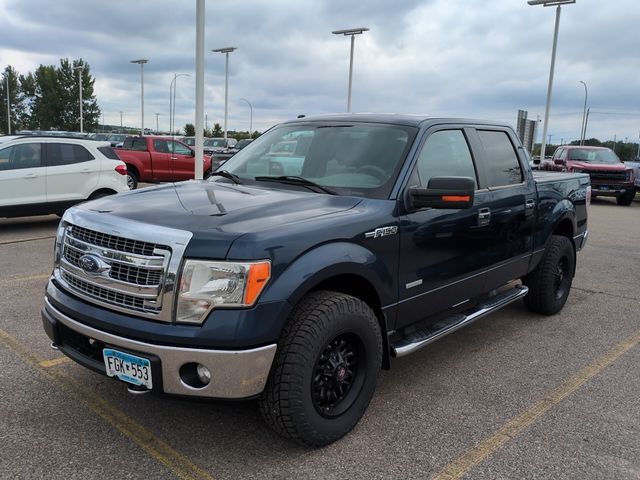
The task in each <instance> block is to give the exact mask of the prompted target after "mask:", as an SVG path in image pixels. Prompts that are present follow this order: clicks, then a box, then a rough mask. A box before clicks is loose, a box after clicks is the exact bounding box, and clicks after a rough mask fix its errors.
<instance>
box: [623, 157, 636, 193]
mask: <svg viewBox="0 0 640 480" xmlns="http://www.w3.org/2000/svg"><path fill="white" fill-rule="evenodd" d="M624 164H625V165H626V166H627V167H630V168H631V170H632V171H633V178H634V180H635V188H636V192H640V157H639V158H636V159H634V160H632V161H630V162H624Z"/></svg>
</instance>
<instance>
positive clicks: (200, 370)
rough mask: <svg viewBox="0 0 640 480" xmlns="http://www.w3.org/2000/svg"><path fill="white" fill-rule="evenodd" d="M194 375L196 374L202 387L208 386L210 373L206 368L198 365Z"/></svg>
mask: <svg viewBox="0 0 640 480" xmlns="http://www.w3.org/2000/svg"><path fill="white" fill-rule="evenodd" d="M196 373H197V374H198V380H200V381H201V382H202V383H203V385H209V382H210V381H211V372H210V371H209V369H208V368H207V367H205V366H204V365H202V364H200V363H199V364H198V366H197V367H196Z"/></svg>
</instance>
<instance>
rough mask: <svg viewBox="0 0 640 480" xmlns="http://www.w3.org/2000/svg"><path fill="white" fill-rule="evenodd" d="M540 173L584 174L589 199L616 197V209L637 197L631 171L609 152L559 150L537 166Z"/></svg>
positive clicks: (572, 147) (581, 148)
mask: <svg viewBox="0 0 640 480" xmlns="http://www.w3.org/2000/svg"><path fill="white" fill-rule="evenodd" d="M540 170H553V171H561V172H573V173H587V174H589V177H590V179H591V196H592V197H597V196H602V197H616V200H617V201H618V205H624V206H629V205H631V202H632V201H633V198H634V197H635V195H636V192H635V187H634V178H633V169H632V168H631V167H629V166H626V165H625V164H624V163H623V162H622V160H620V159H619V158H618V156H617V155H616V154H615V152H614V151H613V150H611V149H610V148H604V147H589V146H578V145H565V146H561V147H558V148H557V149H556V151H555V152H554V154H553V158H552V159H551V160H545V161H544V162H542V163H541V164H540Z"/></svg>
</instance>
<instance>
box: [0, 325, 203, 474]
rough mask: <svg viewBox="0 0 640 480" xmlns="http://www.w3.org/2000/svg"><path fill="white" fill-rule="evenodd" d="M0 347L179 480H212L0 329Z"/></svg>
mask: <svg viewBox="0 0 640 480" xmlns="http://www.w3.org/2000/svg"><path fill="white" fill-rule="evenodd" d="M0 344H3V345H5V346H6V347H8V348H9V349H10V350H12V351H13V353H15V354H16V355H17V356H18V357H19V358H20V359H21V360H22V361H23V362H25V363H26V364H28V365H29V366H31V367H33V368H35V369H36V370H38V372H40V374H41V375H42V376H43V377H45V378H46V379H47V380H49V381H51V382H52V383H54V384H55V385H57V386H59V387H60V388H61V389H62V390H63V391H64V392H66V393H67V394H69V395H71V396H72V397H74V398H75V399H76V400H78V401H79V402H80V403H82V404H83V405H84V406H85V407H87V408H88V409H89V410H91V411H93V412H94V413H96V414H97V415H99V416H100V417H102V419H103V420H105V421H106V422H108V423H109V424H111V425H112V426H113V427H114V428H116V429H117V430H118V431H119V432H121V433H123V434H124V435H126V436H127V437H129V439H130V440H132V441H133V442H134V443H136V444H137V445H138V446H139V447H140V448H142V449H143V450H144V451H145V452H147V453H148V454H149V455H150V456H151V457H153V458H154V459H156V460H157V461H158V462H160V463H162V464H163V465H165V466H166V467H167V468H168V469H169V470H171V472H172V473H173V474H174V475H175V476H176V477H178V478H180V479H182V480H201V479H202V480H212V479H213V477H212V476H211V475H210V474H209V473H207V472H205V471H204V470H202V469H201V468H200V467H198V466H197V465H195V464H194V463H193V462H191V461H190V460H189V459H188V458H187V457H185V456H184V455H183V454H181V453H180V452H178V451H176V450H174V449H173V448H171V446H170V445H169V444H167V443H166V442H164V441H163V440H162V439H160V438H159V437H157V436H156V435H154V434H153V433H152V432H150V431H149V430H147V429H146V428H145V427H143V426H142V425H140V424H139V423H137V422H136V421H135V420H133V419H132V418H131V417H129V416H128V415H127V414H125V413H124V412H122V411H121V410H120V409H118V408H117V407H115V406H114V405H112V404H111V403H109V402H107V401H106V400H104V399H103V398H102V397H100V396H99V395H97V394H96V393H94V392H93V391H92V390H91V389H89V388H87V387H85V386H83V385H81V384H80V383H78V382H77V381H75V380H74V379H73V378H71V377H70V376H69V375H67V374H66V373H65V372H64V371H63V370H61V369H59V368H46V367H43V366H42V365H41V363H42V360H41V359H39V358H38V357H37V356H36V355H34V354H33V353H31V352H30V351H29V350H28V349H27V348H26V347H25V346H24V345H22V344H21V343H20V342H18V340H16V339H15V338H14V337H12V336H11V335H9V334H8V333H6V332H5V331H3V330H2V329H0Z"/></svg>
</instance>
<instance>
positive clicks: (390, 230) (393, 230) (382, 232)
mask: <svg viewBox="0 0 640 480" xmlns="http://www.w3.org/2000/svg"><path fill="white" fill-rule="evenodd" d="M397 233H398V227H396V226H391V227H380V228H376V229H375V230H374V231H373V232H367V233H365V234H364V237H365V238H380V237H386V236H387V235H396V234H397Z"/></svg>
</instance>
